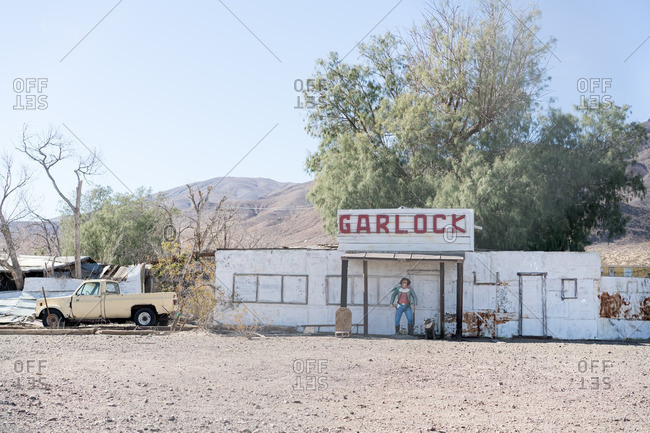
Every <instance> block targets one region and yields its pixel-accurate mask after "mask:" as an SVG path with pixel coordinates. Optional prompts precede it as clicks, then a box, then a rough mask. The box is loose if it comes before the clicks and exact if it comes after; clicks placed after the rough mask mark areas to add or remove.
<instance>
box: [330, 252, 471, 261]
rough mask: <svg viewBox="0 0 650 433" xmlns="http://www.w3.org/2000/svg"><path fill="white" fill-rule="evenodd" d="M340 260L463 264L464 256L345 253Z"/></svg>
mask: <svg viewBox="0 0 650 433" xmlns="http://www.w3.org/2000/svg"><path fill="white" fill-rule="evenodd" d="M341 259H342V260H405V261H406V260H411V261H412V260H415V261H422V262H424V261H436V262H463V261H465V255H453V254H411V253H346V254H344V255H343V256H341Z"/></svg>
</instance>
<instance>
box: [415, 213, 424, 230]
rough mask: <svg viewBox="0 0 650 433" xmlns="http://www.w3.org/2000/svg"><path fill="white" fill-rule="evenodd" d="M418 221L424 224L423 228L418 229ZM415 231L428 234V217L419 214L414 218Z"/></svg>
mask: <svg viewBox="0 0 650 433" xmlns="http://www.w3.org/2000/svg"><path fill="white" fill-rule="evenodd" d="M418 221H420V222H421V223H422V224H421V225H422V227H418ZM413 231H414V232H415V233H426V232H427V216H426V215H422V214H418V215H416V216H415V217H414V218H413Z"/></svg>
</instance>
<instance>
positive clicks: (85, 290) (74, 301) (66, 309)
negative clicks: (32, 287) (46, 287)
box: [36, 280, 178, 327]
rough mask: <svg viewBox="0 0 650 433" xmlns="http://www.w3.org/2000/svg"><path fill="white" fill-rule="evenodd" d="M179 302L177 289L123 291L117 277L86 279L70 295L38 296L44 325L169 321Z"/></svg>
mask: <svg viewBox="0 0 650 433" xmlns="http://www.w3.org/2000/svg"><path fill="white" fill-rule="evenodd" d="M177 304H178V298H177V296H176V293H172V292H159V293H141V294H133V295H124V294H121V293H120V286H119V284H118V283H117V282H115V281H111V280H86V281H84V282H83V283H81V285H80V286H79V287H78V288H77V290H75V291H74V293H73V294H72V295H70V296H61V297H56V298H47V300H46V299H43V298H41V299H37V300H36V318H38V319H42V320H43V326H45V327H58V326H62V325H65V324H66V323H92V322H98V321H112V322H125V321H133V322H135V324H136V325H139V326H153V325H156V323H158V324H161V325H166V324H167V322H168V321H169V315H170V314H171V312H172V310H173V309H174V308H175V307H176V305H177Z"/></svg>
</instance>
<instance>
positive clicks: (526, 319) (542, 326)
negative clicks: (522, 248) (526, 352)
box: [517, 272, 547, 337]
mask: <svg viewBox="0 0 650 433" xmlns="http://www.w3.org/2000/svg"><path fill="white" fill-rule="evenodd" d="M517 275H519V335H520V336H536V337H540V336H543V337H546V335H547V328H546V272H518V273H517Z"/></svg>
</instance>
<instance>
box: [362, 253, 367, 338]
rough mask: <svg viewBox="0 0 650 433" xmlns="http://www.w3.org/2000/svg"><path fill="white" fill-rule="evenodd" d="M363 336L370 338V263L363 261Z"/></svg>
mask: <svg viewBox="0 0 650 433" xmlns="http://www.w3.org/2000/svg"><path fill="white" fill-rule="evenodd" d="M363 335H364V336H366V337H367V336H368V261H367V260H364V261H363Z"/></svg>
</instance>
